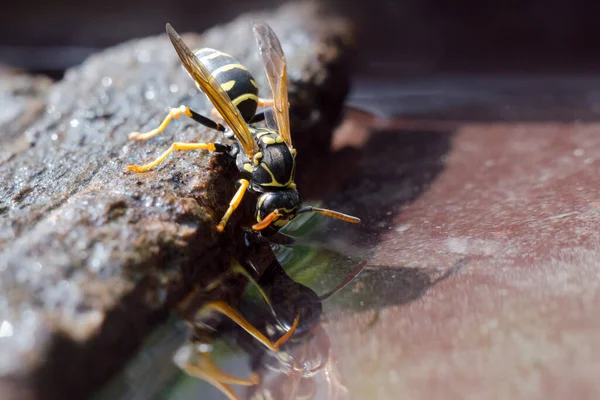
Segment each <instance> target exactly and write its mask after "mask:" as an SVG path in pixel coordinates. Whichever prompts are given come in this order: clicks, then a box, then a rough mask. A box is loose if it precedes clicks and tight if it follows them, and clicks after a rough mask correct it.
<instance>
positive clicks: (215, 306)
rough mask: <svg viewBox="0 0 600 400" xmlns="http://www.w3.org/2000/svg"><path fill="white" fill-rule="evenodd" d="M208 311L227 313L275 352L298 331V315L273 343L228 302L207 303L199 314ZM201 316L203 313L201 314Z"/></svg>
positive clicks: (226, 314) (227, 315)
mask: <svg viewBox="0 0 600 400" xmlns="http://www.w3.org/2000/svg"><path fill="white" fill-rule="evenodd" d="M206 311H217V312H220V313H221V314H223V315H225V316H226V317H228V318H229V319H231V320H232V321H233V322H235V323H236V324H238V325H239V326H240V327H241V328H242V329H244V330H245V331H246V332H248V333H249V334H250V335H252V336H253V337H254V338H255V339H256V340H258V341H259V342H260V343H262V344H263V345H264V346H265V347H266V348H268V349H269V350H271V351H273V352H277V351H278V350H279V346H281V345H282V344H283V343H285V342H286V341H287V340H289V338H290V337H291V336H292V335H293V334H294V332H295V331H296V327H297V325H298V317H297V318H296V321H294V325H293V326H292V327H291V328H290V330H289V331H288V332H286V334H285V335H283V336H282V337H281V338H280V339H279V340H277V342H275V343H272V342H271V341H270V340H269V339H268V338H267V337H266V336H264V335H263V334H262V333H260V331H259V330H258V329H256V328H255V327H254V326H252V324H250V323H249V322H248V321H246V320H245V319H244V317H242V316H241V315H240V314H239V313H238V312H237V311H235V310H234V309H233V308H231V307H230V306H229V305H227V303H225V302H223V301H213V302H211V303H208V304H206V305H205V306H204V307H202V309H200V311H199V314H202V313H203V312H206ZM200 316H201V315H200Z"/></svg>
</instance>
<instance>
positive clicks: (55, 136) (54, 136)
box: [50, 133, 58, 140]
mask: <svg viewBox="0 0 600 400" xmlns="http://www.w3.org/2000/svg"><path fill="white" fill-rule="evenodd" d="M50 139H52V140H57V139H58V135H57V134H56V133H53V134H52V135H51V136H50Z"/></svg>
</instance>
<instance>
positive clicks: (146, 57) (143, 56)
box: [137, 50, 150, 63]
mask: <svg viewBox="0 0 600 400" xmlns="http://www.w3.org/2000/svg"><path fill="white" fill-rule="evenodd" d="M137 59H138V61H139V62H141V63H147V62H148V61H150V54H149V53H148V52H147V51H145V50H142V51H140V52H139V53H138V55H137Z"/></svg>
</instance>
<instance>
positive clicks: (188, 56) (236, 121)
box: [167, 24, 258, 158]
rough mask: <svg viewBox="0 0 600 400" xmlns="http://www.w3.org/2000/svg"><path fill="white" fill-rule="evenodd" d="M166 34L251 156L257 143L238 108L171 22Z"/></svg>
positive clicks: (256, 147)
mask: <svg viewBox="0 0 600 400" xmlns="http://www.w3.org/2000/svg"><path fill="white" fill-rule="evenodd" d="M167 34H168V35H169V38H170V39H171V43H173V47H175V51H177V54H178V55H179V58H180V59H181V62H182V63H183V66H184V67H185V69H186V70H187V71H188V73H189V74H190V76H191V77H192V78H193V79H194V81H196V83H197V84H198V85H199V86H200V88H201V89H202V91H203V92H204V93H206V95H207V96H208V98H209V100H210V101H211V103H213V105H214V106H215V108H216V109H217V110H218V111H219V113H220V114H221V116H222V117H223V119H224V120H225V121H226V122H227V125H229V127H230V128H231V130H232V131H233V133H234V134H235V136H236V138H237V139H238V141H239V142H240V144H241V145H242V147H243V149H244V151H245V152H246V154H247V155H248V156H249V157H250V158H252V157H253V156H254V155H255V154H256V153H257V152H258V145H257V144H256V142H255V141H254V138H253V137H252V134H251V133H250V130H249V129H248V126H247V125H246V123H245V121H244V119H243V118H242V116H241V115H240V113H239V111H238V109H237V108H236V107H235V106H234V105H233V103H232V102H231V99H230V98H229V96H228V95H227V93H225V91H224V90H223V89H222V88H221V86H220V85H219V83H218V82H217V80H216V79H215V77H214V76H212V74H211V73H210V72H209V71H208V70H207V69H206V67H205V66H204V65H203V64H202V63H201V62H200V60H198V58H197V57H196V55H195V54H194V53H193V52H192V50H190V48H189V47H188V46H187V45H186V44H185V43H184V42H183V40H182V39H181V37H180V36H179V34H178V33H177V32H176V31H175V29H173V27H172V26H171V24H167Z"/></svg>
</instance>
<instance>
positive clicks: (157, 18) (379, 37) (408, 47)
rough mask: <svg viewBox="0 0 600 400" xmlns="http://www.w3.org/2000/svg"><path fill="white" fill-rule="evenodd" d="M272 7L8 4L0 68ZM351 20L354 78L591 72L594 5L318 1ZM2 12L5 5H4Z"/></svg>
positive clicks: (235, 3) (188, 1)
mask: <svg viewBox="0 0 600 400" xmlns="http://www.w3.org/2000/svg"><path fill="white" fill-rule="evenodd" d="M282 3H283V1H277V0H251V1H246V0H221V1H206V0H176V1H168V0H129V1H122V0H121V1H117V0H105V1H99V2H77V1H74V0H62V1H55V2H48V1H42V0H31V1H27V2H26V1H21V2H19V1H12V2H8V3H5V8H4V10H3V12H2V16H0V62H2V63H4V64H9V65H12V66H17V67H22V68H25V69H28V70H30V71H34V72H44V73H48V74H50V75H52V76H54V77H60V76H61V74H62V72H63V70H64V69H65V68H67V67H69V66H72V65H76V64H78V63H80V62H81V61H83V59H84V58H85V57H86V56H87V55H88V54H90V53H92V52H95V51H97V50H99V49H102V48H104V47H107V46H111V45H115V44H118V43H120V42H122V41H125V40H129V39H132V38H136V37H144V36H148V35H154V34H159V33H163V32H164V26H165V23H166V22H167V21H168V22H171V23H172V24H173V25H174V26H176V27H177V29H178V30H179V31H196V32H201V31H202V30H204V29H206V28H208V27H210V26H212V25H215V24H218V23H221V22H227V21H229V20H231V19H232V18H235V17H236V16H237V15H239V14H240V13H242V12H247V11H251V10H256V9H261V8H273V7H276V6H278V5H279V4H282ZM328 3H329V4H330V5H331V6H332V7H336V8H338V9H339V10H340V11H342V12H345V13H346V14H348V15H350V16H354V17H358V18H357V20H358V21H359V29H360V30H359V33H360V49H361V61H362V65H360V69H359V71H358V72H359V73H365V74H373V73H376V74H377V75H390V76H398V75H404V76H407V75H408V76H411V75H421V76H426V75H429V74H440V73H499V72H500V73H505V72H506V73H515V72H517V73H519V72H527V73H536V74H545V73H565V72H569V73H581V72H585V73H594V72H597V71H598V70H599V69H600V23H599V18H600V7H599V6H598V5H593V6H592V5H589V6H584V5H582V4H583V3H577V2H575V1H568V0H521V1H519V0H504V1H499V0H492V1H485V0H483V1H481V0H480V1H473V0H467V1H452V2H449V1H441V0H367V1H365V0H349V1H331V0H330V1H328ZM6 7H8V8H6Z"/></svg>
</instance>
